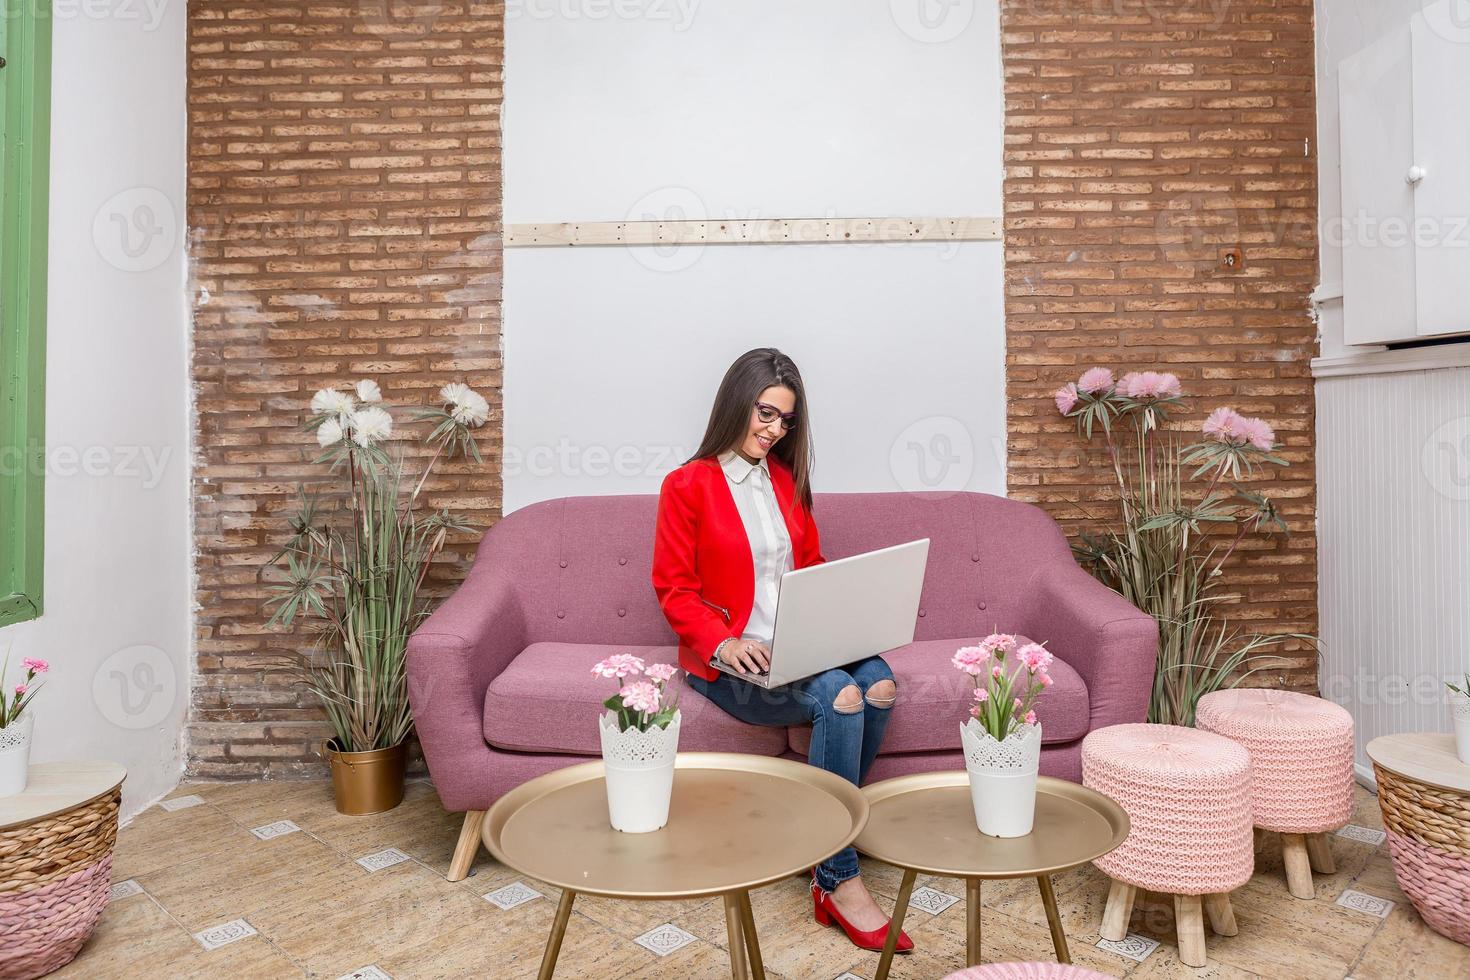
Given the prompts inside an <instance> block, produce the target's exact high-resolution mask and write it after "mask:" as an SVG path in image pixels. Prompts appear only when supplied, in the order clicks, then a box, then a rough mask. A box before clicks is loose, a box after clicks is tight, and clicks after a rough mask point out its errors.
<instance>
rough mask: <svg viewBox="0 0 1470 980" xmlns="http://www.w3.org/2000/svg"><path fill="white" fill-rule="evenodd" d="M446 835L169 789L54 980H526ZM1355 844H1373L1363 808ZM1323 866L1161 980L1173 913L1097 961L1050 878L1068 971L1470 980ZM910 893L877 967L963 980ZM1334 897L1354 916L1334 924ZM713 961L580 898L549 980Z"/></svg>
mask: <svg viewBox="0 0 1470 980" xmlns="http://www.w3.org/2000/svg"><path fill="white" fill-rule="evenodd" d="M196 801H197V802H196ZM181 802H182V803H183V804H184V805H182V806H180V805H178V804H180V803H181ZM459 823H460V818H459V816H458V815H457V814H446V813H445V812H444V811H443V809H442V808H441V807H440V805H439V801H438V799H437V797H436V796H435V795H434V790H433V787H431V786H430V785H428V784H427V783H424V782H414V783H412V784H410V786H409V791H408V796H407V799H405V801H404V803H403V805H402V806H400V807H398V808H397V809H395V810H392V811H390V812H388V813H385V814H379V815H377V816H372V817H345V816H341V815H340V814H338V813H336V812H335V810H334V809H333V807H332V801H331V793H330V790H329V787H328V785H327V784H326V783H325V782H277V783H190V784H187V785H185V786H181V787H179V789H178V790H177V791H176V792H175V793H173V794H172V795H171V797H170V799H169V800H167V801H165V804H164V805H161V806H156V807H153V808H152V809H150V810H148V811H147V812H145V813H143V814H141V815H139V816H138V817H137V818H136V819H134V820H133V821H132V822H131V823H130V824H129V825H128V826H127V827H125V828H124V829H123V831H122V833H121V835H120V837H119V840H118V848H117V856H116V863H115V864H114V878H113V880H114V882H115V883H116V884H115V885H114V892H115V897H114V899H113V901H112V903H111V904H110V905H109V906H108V908H107V911H106V913H105V914H104V915H103V917H102V921H101V923H100V924H99V926H98V928H97V932H96V934H95V935H94V936H93V937H92V939H91V941H90V942H89V943H88V944H87V946H86V948H85V949H84V950H83V951H82V954H81V956H80V957H78V959H77V960H76V961H75V962H74V963H73V964H72V965H71V966H69V967H67V968H66V969H64V970H62V971H61V972H60V973H57V974H54V975H55V976H58V977H84V978H88V980H90V978H99V977H180V976H190V977H230V978H240V977H249V978H255V977H262V978H265V977H302V976H310V977H325V978H328V980H332V978H338V977H344V976H355V977H363V978H381V977H394V978H399V980H404V978H410V977H493V978H497V980H498V978H512V977H527V976H535V973H536V968H537V966H538V964H539V962H540V957H541V950H542V946H543V944H544V942H545V940H546V934H547V931H548V928H549V927H550V924H551V919H552V915H553V913H554V911H555V903H556V900H557V897H558V892H557V890H556V889H554V888H552V887H550V886H548V885H545V884H542V883H540V882H537V881H534V880H530V879H526V878H524V877H523V876H521V875H519V874H517V873H516V872H514V871H511V870H510V869H508V868H506V867H504V866H502V865H499V864H497V863H496V862H494V861H492V860H490V859H489V857H488V856H486V855H485V854H484V852H483V851H482V852H481V855H480V859H479V860H478V861H477V862H476V865H475V874H473V875H472V876H471V877H469V878H468V879H466V880H465V881H462V882H458V883H450V882H448V881H446V880H445V879H444V871H445V869H446V868H447V867H448V864H449V857H450V853H451V851H452V849H453V845H454V841H455V839H456V836H457V833H458V829H459ZM1354 824H1355V825H1359V826H1362V827H1366V828H1370V829H1377V828H1380V827H1381V826H1382V823H1381V821H1380V819H1379V816H1378V808H1377V801H1376V800H1375V799H1374V798H1373V797H1371V796H1369V795H1368V794H1366V793H1363V794H1361V798H1360V800H1359V804H1358V810H1357V814H1356V815H1355V817H1354ZM1333 850H1334V853H1335V855H1336V858H1337V865H1338V869H1339V870H1338V873H1337V874H1335V875H1332V876H1330V877H1323V876H1318V881H1317V894H1318V897H1317V900H1316V901H1311V902H1302V901H1297V900H1296V899H1293V898H1291V897H1290V896H1289V895H1288V894H1287V893H1286V886H1285V883H1284V881H1283V880H1282V874H1281V861H1280V852H1279V848H1278V846H1277V845H1276V843H1275V842H1274V839H1272V838H1269V837H1268V839H1267V841H1266V843H1265V844H1264V846H1263V849H1262V851H1261V853H1260V855H1259V857H1258V861H1257V874H1256V876H1255V878H1253V879H1252V880H1251V881H1250V882H1249V883H1248V884H1246V885H1245V886H1244V887H1243V888H1241V889H1240V890H1239V891H1237V892H1236V893H1235V912H1236V917H1237V919H1238V921H1239V924H1240V934H1239V935H1238V936H1236V937H1233V938H1228V939H1222V938H1219V937H1216V936H1213V935H1209V936H1208V943H1209V956H1210V962H1209V966H1207V967H1206V968H1204V969H1202V970H1193V969H1190V968H1188V967H1185V966H1182V965H1181V964H1180V963H1179V961H1178V959H1177V957H1176V955H1175V951H1174V945H1173V938H1172V925H1173V920H1172V912H1171V911H1170V910H1169V907H1167V906H1164V905H1162V904H1143V903H1141V904H1140V907H1139V908H1138V909H1137V910H1136V911H1135V912H1134V917H1133V922H1132V934H1131V935H1130V937H1129V942H1128V943H1126V944H1125V946H1126V948H1127V949H1130V950H1132V951H1133V952H1134V953H1135V955H1141V956H1144V958H1143V959H1142V960H1141V961H1137V960H1134V959H1129V958H1128V957H1127V956H1125V955H1123V954H1122V953H1121V952H1115V951H1112V950H1106V949H1102V948H1099V947H1098V945H1097V944H1098V931H1097V930H1098V924H1099V919H1100V917H1101V913H1102V906H1103V903H1104V901H1105V899H1106V897H1107V882H1106V880H1105V879H1104V878H1103V877H1102V876H1101V875H1100V874H1098V872H1096V871H1095V870H1093V869H1091V868H1087V869H1081V870H1077V871H1074V872H1071V873H1069V874H1065V875H1060V876H1058V878H1057V880H1056V892H1057V899H1058V903H1059V905H1060V906H1061V909H1062V915H1063V920H1064V923H1065V926H1066V929H1067V934H1068V936H1069V938H1070V940H1071V945H1072V955H1073V958H1074V960H1075V961H1076V962H1077V963H1079V964H1081V965H1084V966H1087V967H1090V968H1091V969H1094V970H1097V971H1099V972H1102V973H1106V974H1110V975H1113V976H1127V977H1130V978H1139V980H1144V978H1157V977H1176V976H1178V977H1191V976H1197V977H1206V978H1217V977H1223V978H1235V977H1251V976H1261V977H1269V978H1293V980H1296V978H1316V977H1322V978H1334V980H1336V978H1342V977H1345V976H1352V977H1354V978H1356V980H1373V978H1378V977H1385V978H1386V977H1394V978H1434V980H1447V978H1458V977H1470V949H1467V948H1465V947H1463V946H1459V945H1456V944H1455V943H1452V942H1450V941H1449V940H1447V939H1444V938H1442V937H1440V936H1438V935H1436V934H1435V933H1433V932H1431V931H1429V930H1428V929H1426V928H1425V926H1424V925H1423V923H1422V922H1421V921H1420V920H1419V917H1418V916H1417V915H1416V914H1415V913H1414V910H1413V909H1412V908H1411V907H1410V906H1409V904H1408V902H1407V900H1406V899H1405V898H1404V896H1403V895H1402V894H1401V893H1400V892H1399V889H1398V887H1397V885H1396V884H1395V883H1394V878H1393V869H1392V868H1391V866H1390V864H1389V859H1388V852H1387V845H1386V844H1377V845H1375V844H1372V843H1365V842H1360V841H1356V840H1352V839H1348V838H1346V837H1336V838H1334V839H1333ZM864 872H865V874H866V875H867V877H868V881H869V884H870V887H871V888H872V889H873V890H874V891H875V892H876V893H877V894H878V895H879V896H880V901H883V902H885V903H889V904H891V903H892V901H893V896H894V894H895V893H896V892H897V889H898V878H899V876H898V872H897V871H895V870H894V869H892V868H889V867H886V866H884V865H879V864H874V863H866V864H865V866H864ZM918 883H919V885H920V886H923V887H925V888H926V889H928V890H927V891H924V892H923V893H918V892H916V894H915V897H914V901H913V903H912V907H911V909H910V911H909V916H908V923H907V925H908V931H909V933H910V935H912V937H913V939H914V942H915V943H916V944H917V945H918V951H917V952H916V953H914V954H913V955H911V956H908V957H902V958H900V959H899V960H898V961H897V962H896V963H895V969H894V971H893V976H894V977H895V978H900V977H902V978H934V977H942V976H944V975H945V974H947V973H949V972H951V971H952V970H955V969H958V968H960V967H961V966H962V965H963V957H964V904H963V902H956V901H950V900H949V899H950V898H952V897H954V896H963V894H964V886H963V883H962V882H959V881H956V880H952V879H943V878H928V877H923V876H921V877H920V878H919V882H918ZM1349 893H1352V894H1349ZM1344 896H1346V901H1347V903H1348V906H1351V907H1348V906H1345V905H1343V904H1338V899H1339V898H1343V897H1344ZM1358 896H1364V897H1358ZM752 897H753V902H754V906H755V917H756V923H757V927H758V929H759V932H760V937H761V946H762V950H763V952H764V954H765V962H766V965H767V967H768V968H769V969H768V975H770V976H771V977H772V978H773V980H774V978H777V977H784V978H790V980H797V978H800V980H805V978H819V980H831V978H837V977H843V978H844V980H846V977H847V976H848V975H851V976H853V977H859V978H869V977H871V976H872V975H873V970H874V968H875V966H876V965H877V955H876V954H869V953H864V952H862V951H861V950H858V949H856V948H854V947H853V946H851V945H850V944H849V943H848V942H847V940H846V939H844V938H843V937H842V936H841V934H840V933H838V932H837V931H836V930H835V929H834V930H824V929H822V928H820V927H818V926H816V925H815V924H814V923H813V922H812V918H811V906H810V901H809V899H808V898H807V893H806V884H805V882H804V881H802V880H799V879H796V878H792V879H790V880H787V881H783V882H781V883H779V884H777V885H773V886H771V887H769V888H765V889H762V890H760V891H759V892H756V893H755V894H754V895H753V896H752ZM1375 900H1378V901H1375ZM1383 900H1386V901H1388V902H1391V903H1393V904H1392V906H1391V907H1389V908H1388V909H1387V914H1386V916H1380V915H1378V914H1375V912H1374V908H1375V906H1379V905H1380V904H1381V902H1382V901H1383ZM1045 923H1046V920H1045V915H1044V912H1043V910H1042V905H1041V900H1040V898H1039V896H1038V895H1037V893H1036V888H1035V885H1034V883H1033V882H1030V881H1021V882H995V883H986V885H985V887H984V914H983V917H982V928H983V931H984V944H983V945H984V950H983V951H984V956H985V960H986V962H991V961H994V960H1000V959H1006V960H1018V959H1033V960H1034V959H1049V958H1050V957H1051V955H1052V952H1051V940H1050V936H1049V934H1048V932H1047V929H1046V924H1045ZM1155 943H1157V945H1155ZM724 945H725V919H724V913H723V910H722V906H721V903H720V900H719V899H712V900H707V901H699V902H658V903H652V902H650V903H628V902H616V901H610V900H605V899H598V898H590V897H585V896H582V897H579V898H578V899H577V904H576V906H575V910H574V913H573V916H572V921H571V924H570V926H569V927H568V929H567V934H566V942H565V944H564V945H563V948H562V954H561V960H560V965H559V968H558V970H557V976H558V977H562V978H572V977H596V978H602V977H637V978H650V977H677V978H679V980H693V978H701V977H728V976H729V967H728V960H727V958H726V953H725V948H724ZM1145 954H1146V955H1145Z"/></svg>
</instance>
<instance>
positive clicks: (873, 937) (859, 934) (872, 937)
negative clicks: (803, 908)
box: [812, 881, 914, 953]
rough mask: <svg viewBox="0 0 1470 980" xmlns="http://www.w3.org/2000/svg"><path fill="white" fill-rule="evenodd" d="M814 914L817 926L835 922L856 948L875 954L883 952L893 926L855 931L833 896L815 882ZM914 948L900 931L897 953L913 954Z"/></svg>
mask: <svg viewBox="0 0 1470 980" xmlns="http://www.w3.org/2000/svg"><path fill="white" fill-rule="evenodd" d="M812 913H813V914H814V915H815V916H816V919H817V925H819V926H830V925H831V924H832V923H833V922H834V921H835V922H836V923H837V925H839V926H841V927H842V931H843V932H845V933H847V938H848V939H851V940H852V944H853V945H854V946H856V947H858V948H859V949H868V950H872V951H873V952H875V953H881V952H882V951H883V942H884V940H886V939H887V938H888V926H889V925H891V924H892V923H891V922H890V923H886V924H884V925H883V926H881V927H880V928H877V929H871V930H869V931H868V932H863V931H862V930H860V929H854V928H853V926H852V923H850V922H848V921H847V920H846V919H844V918H843V917H842V913H841V912H839V911H837V905H836V903H835V902H833V901H832V896H831V895H828V894H826V893H824V892H823V891H822V889H821V888H819V887H818V886H817V883H816V882H815V881H814V882H812ZM913 948H914V941H913V940H912V939H910V938H909V934H908V933H906V932H904V931H903V930H902V929H900V930H899V931H898V946H897V947H896V948H895V952H899V953H908V952H912V951H913Z"/></svg>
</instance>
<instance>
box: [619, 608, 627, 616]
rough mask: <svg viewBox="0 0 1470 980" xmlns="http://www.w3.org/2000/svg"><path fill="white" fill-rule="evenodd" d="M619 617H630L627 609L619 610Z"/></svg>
mask: <svg viewBox="0 0 1470 980" xmlns="http://www.w3.org/2000/svg"><path fill="white" fill-rule="evenodd" d="M618 615H619V616H626V615H628V610H626V609H619V610H618Z"/></svg>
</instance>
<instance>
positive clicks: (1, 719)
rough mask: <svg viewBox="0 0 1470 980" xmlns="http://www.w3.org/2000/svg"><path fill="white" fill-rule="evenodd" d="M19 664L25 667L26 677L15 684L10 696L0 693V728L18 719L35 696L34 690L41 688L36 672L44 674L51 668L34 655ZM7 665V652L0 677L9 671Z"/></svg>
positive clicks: (8, 660)
mask: <svg viewBox="0 0 1470 980" xmlns="http://www.w3.org/2000/svg"><path fill="white" fill-rule="evenodd" d="M20 664H21V666H22V667H24V668H25V671H26V679H25V680H24V681H22V682H20V683H19V684H17V685H15V688H14V690H15V694H14V695H13V696H12V697H8V698H7V697H5V696H4V695H3V694H0V728H7V727H9V726H10V725H11V724H13V723H14V722H16V721H18V720H19V719H20V713H21V712H22V711H24V710H25V708H26V705H28V704H30V703H31V698H33V697H35V696H36V692H37V691H39V690H40V689H41V685H40V684H37V683H36V676H37V675H38V674H44V673H46V672H47V671H49V670H50V669H51V665H50V664H48V663H47V662H46V661H44V660H38V659H36V658H35V657H26V658H25V659H24V660H22V661H21V662H20ZM9 666H10V655H9V654H8V653H7V654H6V656H5V663H4V664H0V678H3V677H4V676H5V675H6V674H7V673H8V672H9V670H8V668H9Z"/></svg>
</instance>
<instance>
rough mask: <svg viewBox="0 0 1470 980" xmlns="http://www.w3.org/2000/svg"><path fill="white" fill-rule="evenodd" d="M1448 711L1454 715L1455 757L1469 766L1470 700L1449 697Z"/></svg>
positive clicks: (1455, 696) (1459, 695) (1462, 697)
mask: <svg viewBox="0 0 1470 980" xmlns="http://www.w3.org/2000/svg"><path fill="white" fill-rule="evenodd" d="M1450 710H1451V711H1452V712H1454V715H1455V755H1457V756H1459V757H1460V761H1461V762H1463V763H1465V765H1467V766H1470V698H1467V697H1465V696H1464V695H1462V694H1452V695H1450Z"/></svg>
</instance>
